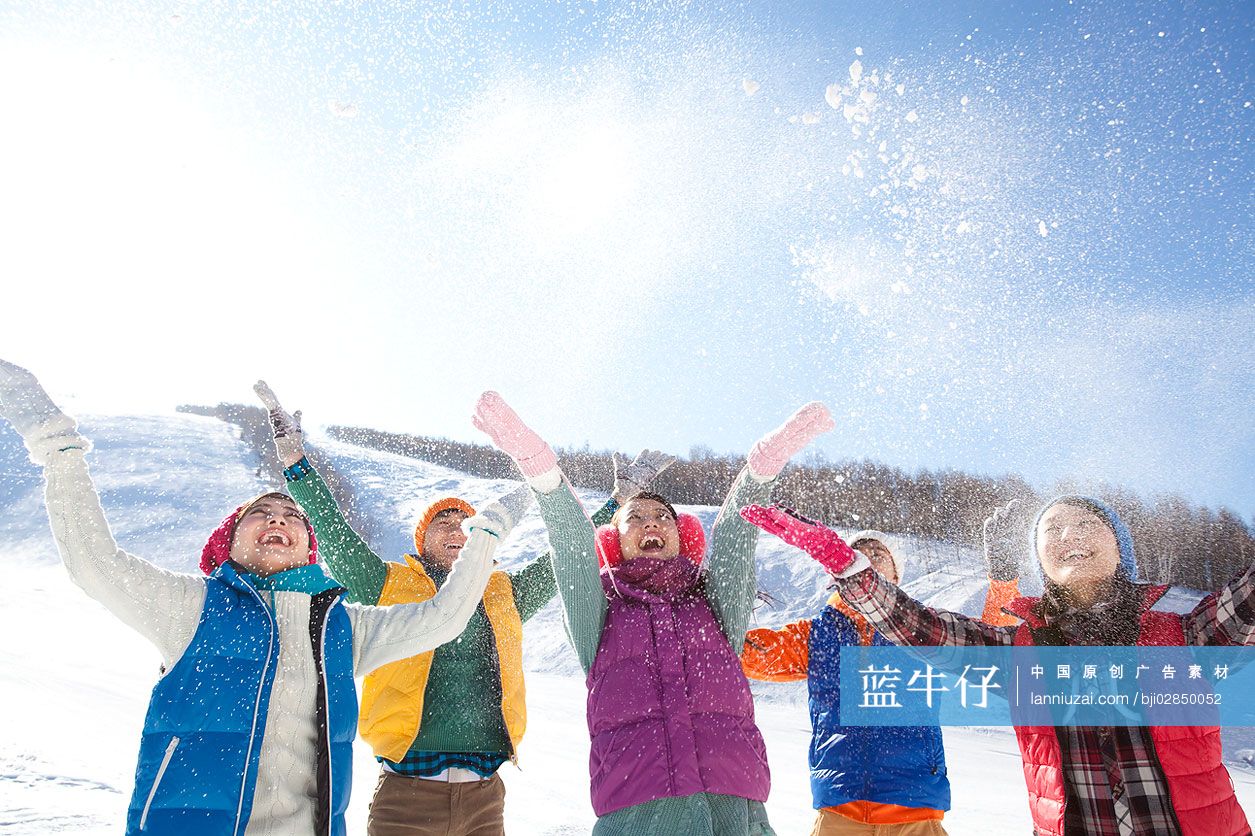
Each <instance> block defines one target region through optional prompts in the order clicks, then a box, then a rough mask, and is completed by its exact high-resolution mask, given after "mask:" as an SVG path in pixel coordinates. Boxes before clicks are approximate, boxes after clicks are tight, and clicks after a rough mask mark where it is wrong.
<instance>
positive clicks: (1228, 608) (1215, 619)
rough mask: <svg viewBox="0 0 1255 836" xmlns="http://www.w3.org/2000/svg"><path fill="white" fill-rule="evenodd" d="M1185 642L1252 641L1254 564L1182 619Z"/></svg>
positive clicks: (1254, 640) (1254, 629) (1254, 624)
mask: <svg viewBox="0 0 1255 836" xmlns="http://www.w3.org/2000/svg"><path fill="white" fill-rule="evenodd" d="M1182 626H1183V627H1184V628H1185V640H1186V642H1187V643H1188V644H1195V645H1204V644H1221V645H1223V644H1239V645H1246V644H1255V564H1252V565H1251V566H1250V568H1248V569H1247V570H1246V571H1245V572H1243V573H1242V574H1240V575H1238V576H1237V577H1236V578H1234V579H1233V580H1231V581H1229V582H1228V583H1227V584H1225V586H1224V587H1223V588H1222V589H1221V590H1220V591H1219V592H1213V593H1211V594H1210V595H1208V596H1207V597H1205V598H1203V600H1201V601H1199V602H1198V604H1197V605H1195V607H1194V609H1192V610H1190V612H1189V614H1188V615H1186V616H1184V618H1183V619H1182Z"/></svg>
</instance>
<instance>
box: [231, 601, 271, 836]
mask: <svg viewBox="0 0 1255 836" xmlns="http://www.w3.org/2000/svg"><path fill="white" fill-rule="evenodd" d="M245 585H246V586H248V589H249V591H250V592H252V593H253V597H254V598H256V599H257V601H258V603H260V604H261V607H262V610H263V611H264V612H265V613H266V620H267V621H269V622H270V644H269V645H268V646H267V647H266V664H265V666H264V667H263V668H262V670H261V679H260V680H259V681H258V683H257V699H256V701H255V702H254V703H253V727H252V730H251V731H250V732H249V734H248V752H247V753H246V754H245V757H244V772H243V774H242V775H241V776H240V799H239V803H238V804H237V805H236V808H235V826H234V827H233V828H232V830H231V832H232V834H236V833H239V831H240V816H242V815H243V814H244V791H245V790H246V789H247V788H248V765H249V763H250V762H252V760H253V743H254V742H255V741H256V739H257V714H258V712H259V711H261V697H262V693H263V691H264V689H265V687H266V672H267V671H269V670H270V660H271V659H272V658H274V650H275V621H274V615H273V614H272V613H271V612H270V606H269V605H268V604H267V603H266V601H265V599H264V598H262V597H261V593H260V592H258V591H257V590H256V589H253V587H252V585H251V584H245Z"/></svg>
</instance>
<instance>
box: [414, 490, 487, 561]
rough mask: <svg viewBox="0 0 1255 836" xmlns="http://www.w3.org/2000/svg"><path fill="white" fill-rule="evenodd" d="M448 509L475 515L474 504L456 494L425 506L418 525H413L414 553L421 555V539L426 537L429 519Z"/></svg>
mask: <svg viewBox="0 0 1255 836" xmlns="http://www.w3.org/2000/svg"><path fill="white" fill-rule="evenodd" d="M450 510H452V511H461V512H462V513H463V514H466V516H468V517H473V516H475V508H474V506H472V505H471V504H470V503H469V502H467V501H466V500H465V499H458V498H457V497H456V496H446V497H444V498H443V499H437V500H436V501H435V502H433V503H432V504H430V505H428V506H427V510H426V511H423V516H422V517H420V518H419V520H418V525H416V526H414V554H416V555H420V556H421V555H422V553H423V540H424V539H426V537H427V526H429V525H431V521H432V520H434V519H435V518H436V515H437V514H439V513H440V512H441V511H450Z"/></svg>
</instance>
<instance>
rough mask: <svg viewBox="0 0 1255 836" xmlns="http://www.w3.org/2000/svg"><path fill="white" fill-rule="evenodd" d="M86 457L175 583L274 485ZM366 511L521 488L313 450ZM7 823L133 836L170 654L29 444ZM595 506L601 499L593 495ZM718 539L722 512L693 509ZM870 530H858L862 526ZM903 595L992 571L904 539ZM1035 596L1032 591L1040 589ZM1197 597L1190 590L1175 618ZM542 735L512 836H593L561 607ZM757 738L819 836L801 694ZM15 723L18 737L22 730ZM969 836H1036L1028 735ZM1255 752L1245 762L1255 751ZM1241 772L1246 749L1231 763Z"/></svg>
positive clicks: (784, 599)
mask: <svg viewBox="0 0 1255 836" xmlns="http://www.w3.org/2000/svg"><path fill="white" fill-rule="evenodd" d="M82 428H83V431H84V433H85V434H86V435H88V436H89V437H90V438H92V440H93V441H94V443H95V452H93V453H92V454H91V456H90V459H89V461H90V463H91V466H92V473H93V475H94V478H95V481H96V484H97V485H98V487H99V489H100V492H101V495H102V498H103V504H104V507H105V512H106V514H107V515H108V517H109V520H110V523H111V525H112V528H113V531H114V534H115V536H116V537H117V539H118V541H119V543H120V544H121V546H122V547H123V548H125V549H127V550H128V551H130V552H132V553H134V554H138V555H142V556H144V557H146V558H148V559H150V560H152V561H153V562H154V563H156V564H158V565H160V566H163V567H166V568H168V569H172V570H176V571H184V572H195V571H196V562H197V559H198V557H199V554H200V548H201V546H202V544H203V541H204V539H205V537H206V536H207V535H208V532H209V531H210V530H212V528H213V527H214V526H215V525H216V524H217V523H218V522H219V520H220V519H221V518H222V517H223V516H225V514H226V513H228V512H229V511H230V510H232V508H233V507H234V505H235V503H237V502H238V501H240V500H241V499H242V498H245V497H248V496H252V495H254V494H256V493H258V492H259V491H260V490H262V489H263V488H265V487H266V486H267V485H270V484H274V475H273V474H267V473H261V472H259V463H258V460H257V458H256V456H255V455H254V454H253V453H252V451H251V450H250V449H249V448H248V447H247V446H246V445H245V444H244V443H243V442H241V441H240V440H239V439H238V437H237V435H236V433H235V431H234V430H233V429H232V427H230V426H229V425H227V424H225V423H222V422H219V421H217V420H215V419H210V418H201V417H193V416H179V417H110V418H97V419H89V420H85V421H83V423H82ZM312 441H313V442H314V443H315V444H316V445H317V446H318V447H319V448H320V449H321V450H323V451H325V452H326V453H327V454H328V455H329V456H330V458H331V460H332V463H333V465H334V467H335V468H336V470H337V472H338V473H339V474H340V475H341V476H343V477H345V478H346V479H347V480H348V482H349V484H350V485H351V486H352V489H353V491H354V492H355V494H356V499H355V511H356V512H357V513H358V514H359V515H361V516H362V517H363V518H364V519H368V520H371V521H372V522H375V523H376V524H377V526H378V527H377V530H376V531H374V532H372V534H371V535H370V536H369V537H370V540H371V545H372V547H373V548H374V549H375V550H376V551H377V552H378V553H379V554H381V555H384V556H388V557H390V558H397V557H399V556H400V555H401V554H402V553H403V552H405V551H407V550H408V549H410V548H411V547H412V540H411V536H412V533H411V532H412V529H411V527H410V526H411V524H412V522H413V520H414V519H415V517H416V516H417V515H418V513H419V512H420V510H421V509H422V507H423V506H424V505H425V504H426V503H427V502H428V501H429V500H430V499H432V498H433V497H436V496H443V495H448V494H456V495H459V496H463V497H465V498H467V499H468V500H470V501H472V502H482V501H485V500H488V499H490V498H492V497H494V496H497V495H499V494H501V493H503V492H505V491H507V490H508V489H510V488H511V487H513V485H514V484H515V483H512V482H509V481H505V480H485V479H477V478H472V477H468V476H465V475H463V474H460V473H457V472H455V471H451V470H448V469H446V468H442V467H438V466H435V465H431V464H427V463H424V462H420V461H416V460H413V459H408V458H404V457H400V456H394V455H390V454H387V453H380V452H376V451H371V450H366V449H363V448H359V447H355V446H352V445H348V444H343V443H339V442H335V441H331V440H329V439H327V438H323V437H319V436H318V435H314V436H313V438H312ZM0 468H2V469H3V472H4V473H5V477H4V479H3V480H2V481H0V528H2V529H3V530H4V531H5V532H6V536H5V538H4V539H3V541H0V584H3V586H4V588H5V589H8V590H10V595H9V597H8V600H7V601H6V605H5V606H4V607H3V608H0V635H4V636H5V637H6V640H5V641H4V642H2V643H0V712H2V713H3V716H5V717H6V718H9V720H10V721H9V722H7V723H6V727H5V734H4V735H3V736H2V737H0V822H2V826H3V831H4V832H5V833H6V834H15V836H16V834H32V836H33V834H45V833H76V834H120V833H121V832H122V823H123V821H124V819H125V810H126V804H127V800H128V798H129V795H130V792H131V779H132V774H133V770H134V768H135V761H134V759H135V755H136V752H137V750H138V744H139V732H140V728H141V725H142V720H143V714H144V710H145V707H146V704H147V700H148V694H149V691H150V690H151V688H152V685H153V683H154V681H155V679H156V677H157V671H158V665H159V661H160V660H159V658H158V656H157V653H156V652H155V651H154V650H153V649H152V648H151V647H150V646H149V645H147V644H146V643H145V642H144V641H143V640H142V639H141V638H139V637H138V635H136V634H134V633H132V632H131V631H130V630H129V629H128V628H126V627H124V626H123V625H122V624H121V623H120V622H118V621H117V620H116V619H114V618H113V617H112V616H111V615H109V614H108V613H107V612H106V611H105V610H104V609H103V608H102V607H100V606H99V605H97V604H96V603H95V602H93V601H91V600H90V599H88V598H87V597H86V596H85V595H84V594H83V593H82V592H81V591H80V590H79V589H78V588H77V587H75V586H74V585H73V584H72V583H71V582H70V581H69V579H68V576H67V575H66V574H65V572H64V570H63V569H62V568H61V566H60V564H59V560H58V558H57V554H56V549H55V546H54V544H53V542H52V537H51V535H50V533H49V530H48V525H47V519H46V516H45V514H44V511H43V505H42V483H41V478H40V475H39V472H38V470H37V469H36V468H35V467H33V466H32V465H30V463H29V462H27V461H26V455H25V451H24V450H23V448H22V447H21V443H20V442H19V440H18V439H17V437H16V436H15V435H14V434H13V433H12V432H11V431H8V430H7V429H5V430H4V431H0ZM581 494H582V495H581V499H582V500H583V501H584V502H585V504H586V506H588V507H590V508H592V507H594V506H595V505H597V504H600V502H602V501H603V500H604V495H600V494H596V493H591V492H581ZM684 510H687V511H690V512H693V513H696V514H697V515H698V516H699V517H700V518H701V519H702V521H703V523H704V524H705V525H706V526H709V525H710V524H711V523H712V522H713V521H714V517H715V514H716V513H717V509H716V508H708V507H688V508H685V509H684ZM853 518H854V519H855V520H856V521H857V517H856V516H855V517H853ZM545 548H546V539H545V533H544V527H543V525H542V524H541V521H540V519H539V516H538V515H537V514H536V513H535V511H534V510H533V511H532V512H531V513H529V515H528V516H527V517H526V518H525V519H524V521H523V522H522V523H521V524H520V525H519V526H518V527H517V528H516V530H515V531H514V533H513V534H512V535H511V537H510V538H509V540H508V541H507V543H506V544H505V545H504V546H503V548H502V550H501V552H500V557H501V560H502V562H503V564H504V565H505V567H506V568H510V567H516V566H519V565H521V564H522V563H524V562H525V561H527V560H529V559H531V558H532V557H534V556H536V555H538V554H539V553H541V552H542V551H543V550H544V549H545ZM907 549H908V551H907V554H908V558H907V559H908V568H907V572H906V582H905V584H904V586H905V588H906V589H907V590H909V591H910V592H911V593H912V594H914V595H916V596H919V597H921V598H923V599H924V600H926V601H928V602H930V603H932V604H935V605H938V606H942V607H947V608H950V609H955V610H959V611H962V612H966V613H969V614H975V613H978V612H979V611H980V608H981V606H982V605H983V601H984V588H983V583H984V580H983V576H984V564H983V562H982V561H981V558H980V557H979V556H978V555H976V554H975V553H973V552H971V551H970V550H967V549H958V548H953V547H950V546H948V545H946V544H942V543H932V542H924V541H908V543H907ZM758 582H759V587H760V589H762V590H763V591H765V592H767V593H769V594H770V596H771V597H772V598H773V599H775V600H776V601H777V602H779V603H778V605H776V606H774V607H771V608H768V607H766V606H764V607H762V608H760V609H759V610H758V611H757V613H756V615H755V621H756V623H757V625H758V626H778V625H781V624H784V623H786V622H788V621H792V620H795V619H800V618H805V617H809V616H811V615H813V614H814V613H816V612H817V611H818V610H819V608H820V607H821V606H822V604H823V602H824V601H825V600H826V598H827V596H828V594H829V590H828V584H827V582H826V580H825V576H824V575H823V573H822V572H821V571H820V570H819V569H818V568H817V567H816V566H815V565H814V564H813V563H812V561H810V560H809V559H808V558H807V557H805V556H804V555H802V554H801V553H800V552H798V551H796V550H794V549H791V548H790V547H788V546H786V545H784V544H783V543H781V542H780V541H778V540H774V539H772V538H766V537H764V538H762V541H761V542H760V544H759V549H758ZM1024 583H1025V585H1026V588H1029V589H1031V588H1032V584H1033V583H1034V581H1032V580H1031V579H1025V581H1024ZM1196 598H1197V595H1196V594H1193V593H1189V592H1187V591H1183V590H1182V591H1175V592H1174V593H1173V595H1172V596H1171V598H1170V604H1171V606H1172V608H1174V609H1177V610H1181V609H1185V608H1188V607H1189V606H1190V605H1191V604H1192V603H1193V601H1194V600H1195V599H1196ZM524 664H525V666H526V669H527V671H528V680H527V684H528V707H529V728H528V734H527V738H526V740H525V741H524V743H523V745H522V747H521V751H520V761H519V767H520V768H519V769H515V768H514V767H511V766H508V765H507V766H506V767H505V768H504V769H503V770H502V775H503V777H504V780H505V782H506V785H507V787H508V793H509V794H508V796H507V803H506V816H507V824H508V829H509V831H510V832H512V833H515V834H520V836H527V835H528V834H552V836H558V835H559V834H575V833H586V832H588V830H589V829H590V828H591V827H592V824H593V821H594V817H593V814H592V810H591V807H590V804H589V800H588V762H587V756H588V737H587V732H586V728H585V725H584V697H585V689H584V683H583V677H582V675H581V674H580V673H579V669H578V665H577V664H576V661H575V658H574V655H573V654H572V653H571V651H570V650H569V648H568V647H567V644H566V640H565V638H564V635H563V629H562V623H561V615H560V612H559V609H558V607H557V605H556V604H551V605H550V606H548V607H547V608H546V609H545V610H543V611H542V612H541V613H540V614H539V615H538V616H536V617H535V618H534V619H532V620H531V621H530V622H528V624H527V625H526V627H525V636H524ZM753 687H754V691H755V702H756V711H757V716H758V721H759V724H760V726H761V727H762V730H763V733H764V736H765V738H766V741H767V749H768V755H769V759H770V764H771V769H772V792H771V798H770V800H769V802H768V805H767V807H768V811H769V813H770V816H771V820H772V823H773V824H774V825H775V827H776V830H777V831H778V832H779V833H780V834H782V836H783V835H784V834H797V833H805V832H808V830H809V827H810V823H811V819H812V815H813V814H812V811H811V804H810V790H809V784H808V779H807V772H806V747H807V745H808V741H809V736H810V733H809V725H810V724H809V719H808V716H807V710H806V695H805V688H804V686H802V685H773V684H761V683H755V684H754V686H753ZM14 719H16V720H17V721H16V722H14V721H13V720H14ZM945 741H946V751H947V759H948V764H949V769H950V778H951V782H952V786H953V794H954V799H953V806H954V809H953V810H952V811H951V812H950V813H949V814H948V815H947V817H946V827H947V828H948V830H949V831H950V832H951V833H955V834H965V836H966V834H976V835H977V836H980V835H981V834H987V836H1005V834H1007V833H1016V832H1024V833H1026V832H1028V830H1029V829H1030V824H1029V819H1028V813H1027V809H1028V808H1027V800H1026V795H1025V790H1024V784H1023V779H1022V777H1021V771H1020V759H1019V754H1018V751H1017V749H1016V744H1015V739H1014V735H1013V734H1012V733H1011V731H1010V730H1009V729H956V728H947V729H945ZM1250 745H1251V744H1250V743H1249V741H1248V742H1246V743H1244V744H1243V743H1241V742H1240V741H1239V742H1238V743H1235V744H1234V746H1235V747H1238V746H1245V747H1247V748H1249V747H1250ZM355 751H356V759H355V764H354V769H355V773H354V789H353V799H352V803H351V807H350V813H349V817H348V826H349V832H353V833H360V832H363V831H364V829H365V820H366V808H367V804H368V803H369V800H370V795H371V792H372V791H373V788H374V783H375V779H376V775H377V766H376V764H375V762H374V761H373V759H372V758H371V756H370V753H369V750H368V749H367V747H366V746H365V745H364V744H362V743H361V742H360V741H359V742H358V743H357V744H356V748H355ZM1238 757H1239V755H1238V753H1237V749H1235V750H1234V752H1233V754H1232V758H1234V759H1237V758H1238ZM1230 772H1231V774H1232V776H1233V780H1234V783H1235V785H1236V786H1237V789H1238V797H1239V799H1240V800H1241V801H1242V802H1243V804H1244V805H1245V806H1246V807H1247V809H1255V773H1253V772H1250V771H1248V770H1247V769H1246V768H1245V766H1239V765H1234V764H1230Z"/></svg>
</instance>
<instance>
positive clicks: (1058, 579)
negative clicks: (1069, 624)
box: [1037, 503, 1120, 591]
mask: <svg viewBox="0 0 1255 836" xmlns="http://www.w3.org/2000/svg"><path fill="white" fill-rule="evenodd" d="M1037 559H1038V560H1040V561H1041V568H1042V571H1043V572H1045V573H1046V577H1047V578H1049V579H1050V580H1052V581H1054V582H1055V583H1056V584H1058V585H1059V586H1061V587H1063V588H1064V589H1076V590H1078V591H1079V590H1080V589H1082V588H1085V587H1091V586H1094V585H1096V584H1106V583H1107V582H1108V581H1110V580H1111V578H1113V577H1114V576H1115V573H1116V569H1117V568H1118V567H1119V565H1120V547H1119V545H1118V544H1117V543H1116V535H1115V532H1113V531H1112V530H1111V528H1110V527H1109V526H1108V525H1107V523H1106V522H1104V521H1103V519H1102V518H1101V517H1099V516H1098V515H1097V514H1095V513H1094V512H1093V511H1090V510H1088V509H1085V508H1080V507H1078V506H1076V505H1066V504H1064V503H1060V504H1058V505H1055V506H1053V507H1051V508H1049V509H1047V510H1046V512H1045V513H1044V514H1042V515H1041V519H1040V520H1038V521H1037Z"/></svg>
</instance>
